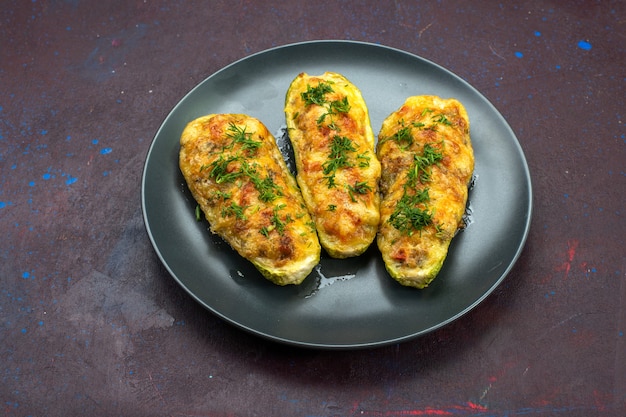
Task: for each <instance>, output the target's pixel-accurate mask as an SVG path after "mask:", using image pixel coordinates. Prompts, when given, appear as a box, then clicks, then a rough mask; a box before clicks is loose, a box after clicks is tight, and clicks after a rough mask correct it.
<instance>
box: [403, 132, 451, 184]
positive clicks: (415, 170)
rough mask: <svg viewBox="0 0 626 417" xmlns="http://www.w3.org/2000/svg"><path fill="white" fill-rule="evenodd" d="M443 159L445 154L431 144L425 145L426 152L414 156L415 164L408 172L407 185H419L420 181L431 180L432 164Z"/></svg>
mask: <svg viewBox="0 0 626 417" xmlns="http://www.w3.org/2000/svg"><path fill="white" fill-rule="evenodd" d="M442 159H443V154H442V153H441V152H439V151H438V150H437V149H436V148H434V147H433V146H432V145H431V144H429V143H427V144H425V145H424V152H423V153H422V155H417V154H416V155H414V156H413V164H412V165H411V168H410V169H409V171H408V172H407V183H406V187H409V188H414V187H417V185H418V183H422V184H423V183H425V182H428V181H430V175H431V168H430V167H431V165H434V164H436V163H438V162H440V161H441V160H442Z"/></svg>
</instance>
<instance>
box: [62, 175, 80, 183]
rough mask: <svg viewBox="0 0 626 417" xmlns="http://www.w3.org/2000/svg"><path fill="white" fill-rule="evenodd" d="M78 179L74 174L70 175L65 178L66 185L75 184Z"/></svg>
mask: <svg viewBox="0 0 626 417" xmlns="http://www.w3.org/2000/svg"><path fill="white" fill-rule="evenodd" d="M76 181H78V178H76V177H72V176H70V175H68V178H67V179H66V180H65V184H66V185H72V184H74V183H75V182H76Z"/></svg>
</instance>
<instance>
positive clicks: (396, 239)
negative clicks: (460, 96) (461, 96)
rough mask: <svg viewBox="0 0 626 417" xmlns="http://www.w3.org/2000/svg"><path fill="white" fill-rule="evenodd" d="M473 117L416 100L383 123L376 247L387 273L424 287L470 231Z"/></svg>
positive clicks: (434, 100) (452, 103)
mask: <svg viewBox="0 0 626 417" xmlns="http://www.w3.org/2000/svg"><path fill="white" fill-rule="evenodd" d="M469 128H470V123H469V118H468V115H467V112H466V110H465V108H464V107H463V105H462V104H461V103H460V102H459V101H457V100H455V99H442V98H440V97H436V96H414V97H410V98H408V99H407V100H406V102H405V103H404V104H403V105H402V106H401V107H400V108H399V109H398V110H397V111H395V112H394V113H392V114H391V115H389V116H388V117H387V118H386V119H385V120H384V122H383V124H382V127H381V130H380V133H379V135H378V144H377V155H378V158H379V160H380V162H381V165H382V177H381V182H380V188H381V195H382V197H381V198H382V200H381V207H380V211H381V222H380V228H379V232H378V237H377V244H378V248H379V249H380V252H381V253H382V256H383V260H384V263H385V267H386V269H387V271H388V272H389V274H390V275H391V276H392V277H393V278H394V279H396V280H397V281H398V282H399V283H400V284H402V285H406V286H411V287H416V288H424V287H426V286H428V284H429V283H430V282H431V281H432V280H433V279H434V278H435V277H436V275H437V274H438V273H439V270H440V269H441V267H442V265H443V262H444V260H445V258H446V256H447V254H448V248H449V245H450V242H451V241H452V238H453V237H454V236H455V234H456V233H457V231H458V229H459V228H460V227H463V226H464V222H463V216H464V213H465V208H466V204H467V198H468V187H469V184H470V182H471V178H472V175H473V171H474V154H473V150H472V144H471V141H470V134H469Z"/></svg>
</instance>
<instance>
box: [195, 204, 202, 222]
mask: <svg viewBox="0 0 626 417" xmlns="http://www.w3.org/2000/svg"><path fill="white" fill-rule="evenodd" d="M201 213H202V211H201V210H200V204H198V205H196V211H195V215H196V221H197V222H199V221H202V216H201Z"/></svg>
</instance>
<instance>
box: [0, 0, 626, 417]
mask: <svg viewBox="0 0 626 417" xmlns="http://www.w3.org/2000/svg"><path fill="white" fill-rule="evenodd" d="M353 3H354V4H352V3H350V2H344V1H341V2H334V1H325V0H322V1H317V2H298V1H296V2H275V3H274V4H271V3H270V2H264V1H258V2H257V1H239V0H237V1H209V2H200V1H155V0H143V1H141V0H133V1H126V0H124V1H119V0H116V1H78V0H74V1H69V0H68V1H45V0H32V1H22V0H20V1H3V2H2V7H1V8H0V233H1V236H2V238H1V241H0V242H1V243H0V279H1V290H0V317H1V319H2V325H1V327H0V373H1V377H0V378H1V380H0V414H1V415H7V416H43V415H50V416H61V415H63V416H67V415H103V416H104V415H107V416H113V415H128V416H133V415H142V416H144V415H145V416H148V415H150V416H157V415H163V416H212V417H222V416H303V417H304V416H309V417H312V416H376V417H379V416H389V417H395V416H397V417H400V416H518V415H525V416H622V415H625V413H626V336H625V334H624V333H625V332H626V278H625V274H626V260H625V257H624V253H625V251H624V247H625V245H624V236H625V235H626V228H625V221H624V214H625V209H626V207H625V204H624V202H625V197H624V195H625V192H626V152H625V149H626V128H625V125H624V123H625V118H626V103H625V97H626V88H625V84H626V51H625V48H624V45H626V3H625V2H623V1H546V0H529V1H524V2H517V3H519V4H514V3H515V2H498V1H480V2H466V1H458V0H457V1H453V0H443V1H430V2H425V1H424V2H408V1H395V2H382V1H376V2H374V1H370V2H367V1H366V2H353ZM319 39H338V40H356V41H364V42H370V43H375V44H380V45H385V46H390V47H393V48H397V49H401V50H404V51H407V52H410V53H412V54H416V55H419V56H421V57H423V58H425V59H428V60H431V61H433V62H435V63H437V64H439V65H441V66H443V67H445V68H447V69H449V70H451V71H452V72H454V73H455V74H457V75H458V76H460V77H462V78H463V79H465V80H466V81H467V82H468V83H470V84H471V85H473V86H474V87H476V88H477V89H478V90H479V91H481V92H482V94H484V96H485V97H486V98H487V99H489V100H490V101H491V102H492V103H493V104H494V106H495V107H496V108H497V109H498V110H499V111H500V113H501V114H502V115H503V116H504V118H506V120H507V121H508V123H509V124H510V126H511V128H512V130H513V131H514V132H515V134H516V136H517V138H518V140H519V143H520V145H521V147H522V149H523V151H524V153H525V155H526V159H527V162H528V166H529V170H530V174H531V178H532V186H533V216H532V222H531V227H530V232H529V235H528V239H527V242H526V245H525V248H524V250H523V252H522V253H521V256H520V257H519V260H518V262H517V263H516V264H515V266H514V267H513V269H512V270H511V271H510V273H509V274H508V276H507V277H506V278H505V279H504V281H503V282H502V284H501V285H500V286H499V287H498V288H497V289H496V290H495V291H494V292H493V293H491V295H490V296H489V297H487V298H486V299H485V300H484V302H482V303H481V304H480V305H478V306H477V307H476V308H475V309H473V310H471V311H470V312H469V313H468V314H466V315H464V316H462V317H461V318H459V319H458V320H455V321H453V322H452V323H450V324H449V325H447V326H444V327H442V328H439V329H437V330H435V331H432V332H429V333H427V334H426V335H423V336H421V337H419V338H415V339H412V340H409V341H405V342H403V343H395V344H389V345H386V346H382V347H378V348H375V349H359V350H340V351H338V350H316V349H304V348H300V347H294V346H289V345H283V344H278V343H275V342H272V341H268V340H266V339H264V338H261V337H258V336H256V335H253V334H250V333H248V332H245V331H243V330H240V329H239V328H237V327H235V326H233V325H231V324H229V323H227V322H225V321H223V320H222V319H220V318H218V317H217V316H216V315H214V314H212V313H211V312H209V311H207V310H206V309H205V308H203V307H202V306H201V305H200V304H199V303H197V302H196V301H195V300H194V299H193V298H192V297H191V296H190V295H189V294H188V293H187V292H185V290H183V289H182V288H181V287H180V286H179V285H178V284H177V283H176V281H175V280H174V279H173V278H172V277H171V276H170V275H169V273H168V272H167V270H166V268H165V267H164V266H163V265H162V264H161V262H160V260H159V258H158V257H157V255H156V253H155V251H154V249H153V247H152V245H151V243H150V240H149V238H148V234H147V233H146V229H145V227H144V223H143V217H142V208H141V198H140V195H141V178H142V172H143V167H144V163H145V160H146V155H147V153H148V149H149V147H150V145H151V143H152V140H153V138H154V135H155V133H156V132H157V130H158V128H159V126H160V125H161V123H162V121H163V120H164V118H165V117H166V116H167V115H168V113H169V112H170V111H171V109H172V108H173V107H174V106H175V105H176V104H177V103H178V102H179V100H181V99H182V97H183V96H184V95H185V94H186V93H187V92H188V91H190V90H191V89H192V88H193V87H194V86H196V85H197V84H198V83H200V82H201V81H202V80H203V79H205V78H206V77H208V76H210V75H211V74H213V73H214V72H215V71H217V70H219V69H220V68H223V67H224V66H226V65H228V64H231V63H233V62H234V61H237V60H239V59H241V58H244V57H246V56H249V55H250V54H253V53H256V52H259V51H263V50H265V49H268V48H272V47H277V46H280V45H285V44H290V43H295V42H302V41H308V40H319ZM374 129H375V130H376V129H378V127H377V126H374Z"/></svg>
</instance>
